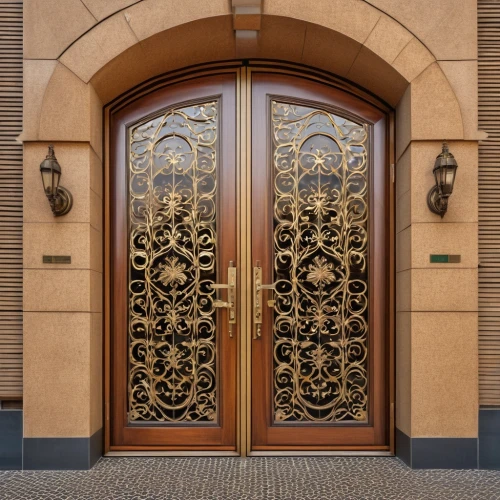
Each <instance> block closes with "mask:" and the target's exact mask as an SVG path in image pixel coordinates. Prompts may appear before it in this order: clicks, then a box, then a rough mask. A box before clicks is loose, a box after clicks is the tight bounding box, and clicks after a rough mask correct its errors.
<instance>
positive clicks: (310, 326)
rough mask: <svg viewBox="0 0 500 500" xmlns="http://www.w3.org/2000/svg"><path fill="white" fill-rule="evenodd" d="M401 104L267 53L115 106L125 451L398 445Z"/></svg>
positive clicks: (117, 350) (117, 316) (113, 185)
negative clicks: (393, 261) (394, 178)
mask: <svg viewBox="0 0 500 500" xmlns="http://www.w3.org/2000/svg"><path fill="white" fill-rule="evenodd" d="M387 128H388V126H387V115H386V114H385V113H384V112H383V111H381V110H380V109H379V108H378V107H376V106H374V105H372V104H368V103H367V102H366V101H364V100H362V99H360V98H358V97H356V96H354V95H352V94H351V93H348V92H346V91H344V90H340V89H338V88H335V87H332V86H329V85H325V84H323V83H321V82H319V81H315V80H313V79H311V78H304V77H302V76H297V75H293V74H290V73H288V74H279V73H276V72H269V71H264V70H258V69H257V68H255V69H253V70H250V69H237V70H226V71H224V72H220V73H218V74H215V75H211V76H199V77H195V78H191V79H190V80H185V81H182V82H178V83H172V84H170V85H168V86H165V87H162V88H160V89H159V90H156V91H152V92H150V93H148V94H146V95H145V96H143V97H140V98H137V99H135V100H132V101H131V102H130V103H129V104H127V105H126V106H123V107H121V108H120V109H118V110H117V111H116V112H113V113H111V117H110V122H109V131H110V142H109V144H110V147H109V155H110V156H109V158H110V160H109V189H110V190H109V193H110V196H109V201H108V203H109V204H108V207H109V228H108V230H109V257H110V258H109V271H110V272H109V276H110V279H109V282H108V293H109V325H110V331H109V380H108V393H107V397H108V404H109V409H110V412H109V413H110V421H109V426H108V428H109V433H108V438H107V439H108V443H109V450H110V451H124V450H130V451H134V450H135V451H139V450H140V451H144V452H147V451H159V452H161V451H164V452H172V453H190V452H191V453H194V454H203V453H208V454H229V455H231V454H235V455H236V454H241V453H254V454H259V453H267V452H270V453H277V452H278V453H282V452H303V453H305V452H308V451H314V452H318V451H319V452H329V451H338V450H351V451H352V450H364V451H368V450H371V451H387V450H389V443H390V411H391V408H390V383H389V378H390V377H389V375H390V373H389V372H390V369H389V367H390V350H389V329H390V314H389V313H390V300H389V298H390V294H391V287H390V279H389V278H390V272H389V268H390V255H389V254H390V244H391V243H390V242H391V240H390V232H391V222H390V217H389V208H390V207H389V200H390V196H389V190H390V178H389V169H388V165H387Z"/></svg>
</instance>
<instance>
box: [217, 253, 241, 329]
mask: <svg viewBox="0 0 500 500" xmlns="http://www.w3.org/2000/svg"><path fill="white" fill-rule="evenodd" d="M211 287H212V288H213V289H214V290H221V289H227V302H225V301H223V300H220V299H218V298H217V299H215V300H214V302H213V304H214V307H216V308H220V307H223V308H226V309H227V315H228V320H229V336H230V337H232V336H233V325H235V324H236V267H234V263H233V261H232V260H230V261H229V267H228V268H227V285H226V284H222V283H213V284H212V285H211Z"/></svg>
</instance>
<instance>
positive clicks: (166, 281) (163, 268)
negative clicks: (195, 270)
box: [158, 257, 187, 286]
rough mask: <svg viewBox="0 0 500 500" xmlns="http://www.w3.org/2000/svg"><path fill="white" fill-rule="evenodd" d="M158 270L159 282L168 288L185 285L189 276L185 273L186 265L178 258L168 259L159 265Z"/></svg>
mask: <svg viewBox="0 0 500 500" xmlns="http://www.w3.org/2000/svg"><path fill="white" fill-rule="evenodd" d="M158 270H159V271H160V276H159V278H158V279H159V280H160V281H161V282H162V284H163V285H165V286H168V285H170V284H172V285H175V284H176V283H178V284H179V285H181V286H182V285H184V283H186V281H187V276H186V274H185V273H184V271H185V270H186V264H183V263H182V262H179V259H178V258H177V257H171V258H169V259H166V260H165V262H162V263H160V264H159V265H158Z"/></svg>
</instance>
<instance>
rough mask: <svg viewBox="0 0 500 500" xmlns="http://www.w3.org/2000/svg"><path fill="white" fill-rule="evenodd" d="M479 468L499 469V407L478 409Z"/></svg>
mask: <svg viewBox="0 0 500 500" xmlns="http://www.w3.org/2000/svg"><path fill="white" fill-rule="evenodd" d="M479 468H480V469H496V470H500V408H494V409H493V408H492V409H481V410H479Z"/></svg>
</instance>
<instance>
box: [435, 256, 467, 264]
mask: <svg viewBox="0 0 500 500" xmlns="http://www.w3.org/2000/svg"><path fill="white" fill-rule="evenodd" d="M461 261H462V259H461V255H447V254H431V256H430V262H431V264H460V262H461Z"/></svg>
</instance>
